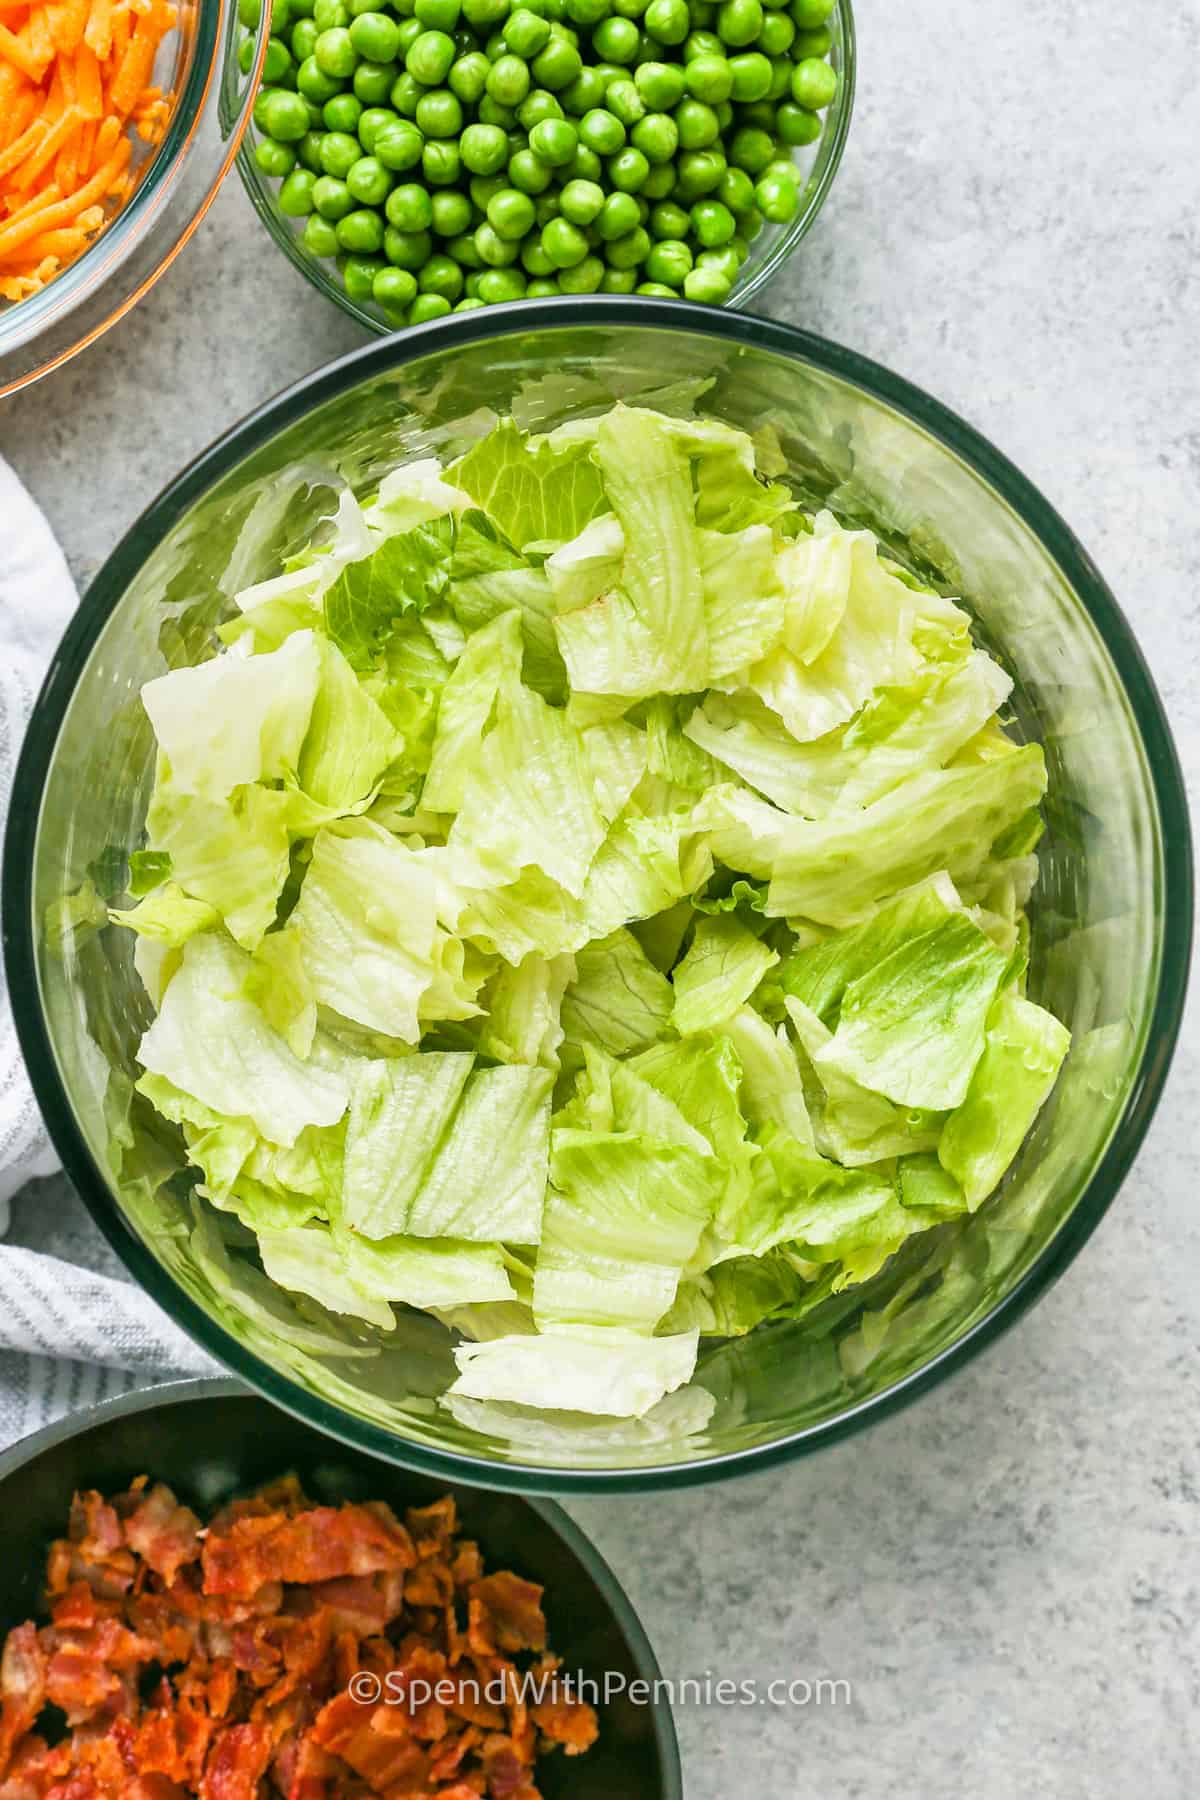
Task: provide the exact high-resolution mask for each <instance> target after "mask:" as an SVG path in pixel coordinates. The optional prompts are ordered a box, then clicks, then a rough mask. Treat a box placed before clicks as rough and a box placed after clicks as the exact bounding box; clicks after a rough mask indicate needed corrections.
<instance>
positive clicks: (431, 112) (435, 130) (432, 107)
mask: <svg viewBox="0 0 1200 1800" xmlns="http://www.w3.org/2000/svg"><path fill="white" fill-rule="evenodd" d="M462 124H463V109H462V107H461V106H460V105H459V102H458V100H457V99H456V97H455V96H454V95H453V94H452V93H451V92H450V89H449V88H432V89H431V90H430V91H429V93H427V94H422V95H421V98H420V99H419V100H418V101H417V125H418V127H419V129H420V130H421V131H423V132H424V133H425V136H426V137H427V138H453V137H457V136H458V134H459V132H460V131H461V130H462Z"/></svg>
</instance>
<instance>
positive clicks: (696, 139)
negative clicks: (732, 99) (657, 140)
mask: <svg viewBox="0 0 1200 1800" xmlns="http://www.w3.org/2000/svg"><path fill="white" fill-rule="evenodd" d="M675 124H676V126H677V128H678V131H679V142H680V144H681V146H682V147H683V149H685V150H706V149H707V148H708V146H709V145H710V144H715V143H716V141H717V139H718V137H720V135H721V128H720V126H719V124H718V123H717V115H716V113H715V112H714V111H713V109H712V107H711V106H707V105H706V104H705V103H704V101H703V100H691V99H688V100H681V101H680V103H679V105H678V106H677V107H676V108H675Z"/></svg>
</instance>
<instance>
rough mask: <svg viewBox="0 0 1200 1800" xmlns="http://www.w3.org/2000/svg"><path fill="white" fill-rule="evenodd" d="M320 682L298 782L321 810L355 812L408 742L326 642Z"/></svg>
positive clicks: (324, 641)
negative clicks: (322, 808)
mask: <svg viewBox="0 0 1200 1800" xmlns="http://www.w3.org/2000/svg"><path fill="white" fill-rule="evenodd" d="M320 645H321V679H320V684H319V686H318V688H317V692H316V698H315V699H314V701H313V707H312V714H311V717H310V719H309V725H308V733H307V736H306V737H305V739H304V745H303V748H302V750H301V752H300V763H299V770H298V774H299V783H300V787H301V789H302V791H303V792H304V793H305V794H306V795H307V796H308V797H309V798H310V799H311V800H314V801H315V802H316V803H317V805H318V806H322V807H330V808H335V809H336V810H337V811H339V812H352V811H354V810H356V809H357V808H358V807H359V806H361V805H363V804H364V803H365V802H366V801H367V800H369V799H370V797H371V795H372V794H373V792H374V790H375V788H376V786H377V784H378V782H379V780H380V777H381V776H382V775H383V772H384V770H385V769H386V768H387V766H388V764H389V763H391V762H394V761H395V760H396V758H397V757H398V756H400V754H401V752H402V751H403V750H404V748H405V743H404V739H403V737H402V736H401V734H400V733H399V732H398V731H397V730H396V728H395V726H394V725H393V724H392V723H391V721H390V720H389V719H388V718H387V715H386V714H385V713H384V712H383V711H382V710H381V708H380V707H379V706H377V705H376V703H375V701H374V700H373V699H372V698H371V696H370V694H369V693H368V692H367V690H366V689H365V688H364V686H363V684H362V683H361V682H360V681H359V679H358V677H357V675H356V674H355V673H354V670H353V669H352V668H351V667H350V664H349V663H348V662H347V661H346V659H345V657H344V656H343V655H342V654H341V652H340V651H339V650H338V649H337V648H336V647H335V646H334V645H333V644H331V643H329V642H328V641H326V640H324V639H322V640H320Z"/></svg>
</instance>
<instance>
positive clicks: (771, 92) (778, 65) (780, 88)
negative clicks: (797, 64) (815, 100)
mask: <svg viewBox="0 0 1200 1800" xmlns="http://www.w3.org/2000/svg"><path fill="white" fill-rule="evenodd" d="M768 61H769V62H770V65H771V84H770V86H769V87H768V89H767V99H768V100H770V101H772V102H778V101H780V100H786V98H787V96H788V95H789V94H790V93H791V91H792V65H791V63H790V62H789V61H788V59H787V57H786V56H772V57H770V58H768Z"/></svg>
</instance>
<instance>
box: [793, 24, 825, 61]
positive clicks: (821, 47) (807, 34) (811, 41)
mask: <svg viewBox="0 0 1200 1800" xmlns="http://www.w3.org/2000/svg"><path fill="white" fill-rule="evenodd" d="M832 49H833V34H832V32H829V31H826V30H825V27H824V26H822V27H821V29H820V30H819V31H798V32H797V33H796V35H795V37H794V38H793V39H792V58H793V60H794V61H795V62H803V61H804V59H805V57H807V56H828V55H829V52H830V51H831V50H832Z"/></svg>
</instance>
